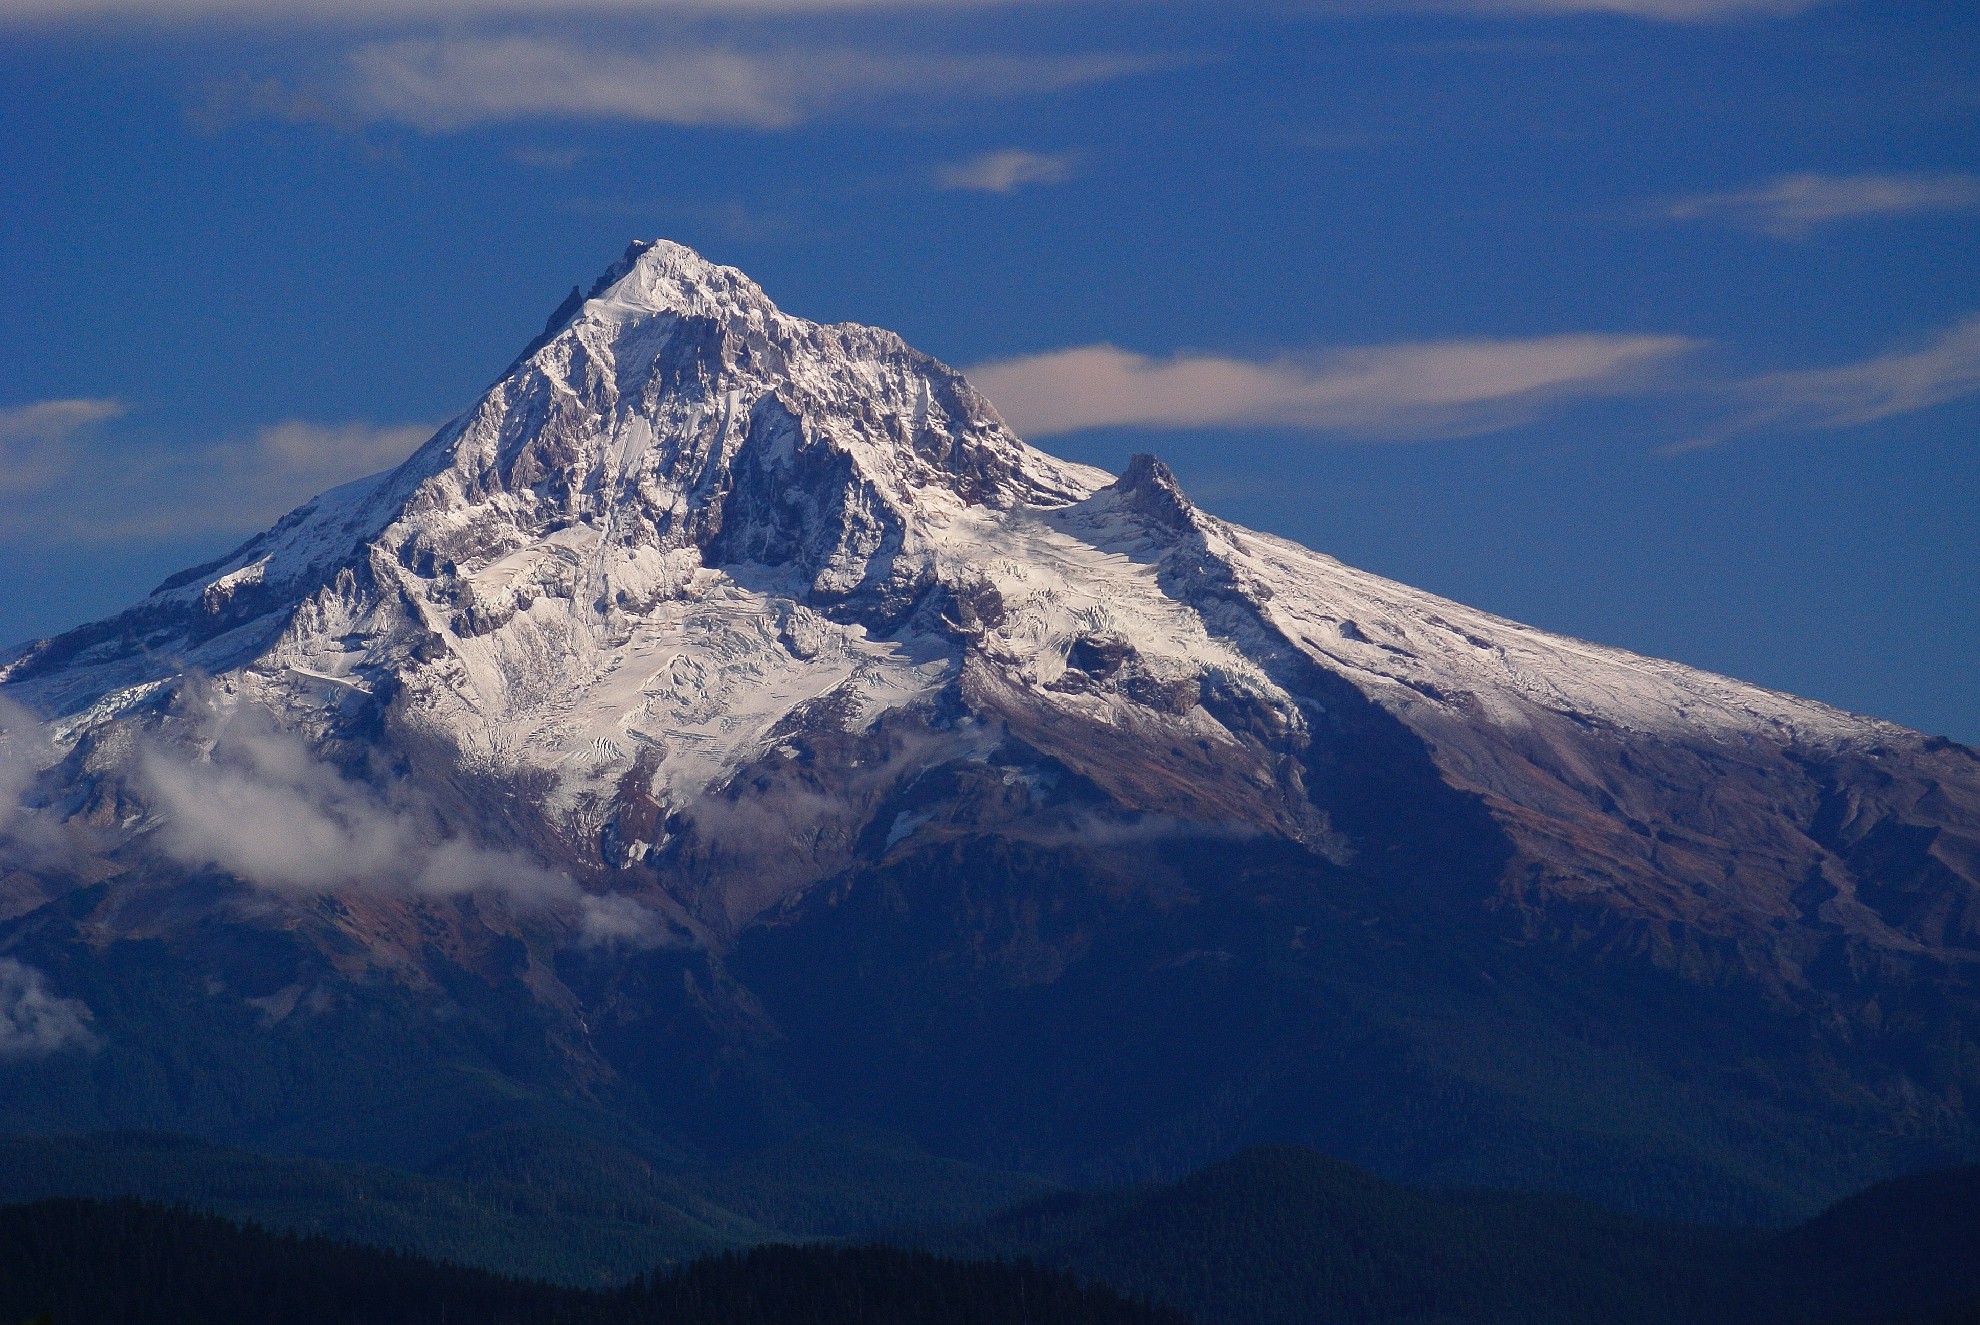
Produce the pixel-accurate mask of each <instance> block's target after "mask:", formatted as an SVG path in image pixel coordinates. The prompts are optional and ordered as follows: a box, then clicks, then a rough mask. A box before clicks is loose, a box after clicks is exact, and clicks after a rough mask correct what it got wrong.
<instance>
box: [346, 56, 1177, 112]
mask: <svg viewBox="0 0 1980 1325" xmlns="http://www.w3.org/2000/svg"><path fill="white" fill-rule="evenodd" d="M1150 64H1151V62H1150V61H1149V60H1146V59H1143V58H1139V57H1132V56H1120V55H1092V56H1026V55H920V54H883V53H878V52H872V51H863V50H856V49H852V48H817V49H804V48H789V49H781V50H746V49H742V48H739V47H724V46H692V45H683V46H677V47H663V48H659V49H653V50H647V51H628V50H622V49H618V48H611V47H598V46H585V45H578V44H575V43H571V42H567V41H560V40H554V39H550V38H544V37H536V36H507V37H470V38H449V39H444V40H428V39H423V38H421V39H411V38H409V39H406V40H400V41H384V42H373V43H370V44H367V45H364V46H361V47H359V48H358V49H357V50H355V51H353V52H352V53H351V56H350V66H351V70H352V75H353V84H352V88H351V97H352V100H353V103H354V107H355V110H356V112H357V114H359V115H360V116H362V117H366V118H371V119H377V120H395V121H398V122H401V123H404V124H408V125H411V126H413V127H415V128H418V129H424V130H428V131H435V132H444V131H447V130H451V129H458V128H461V127H464V126H466V125H470V124H478V123H486V122H490V121H503V120H525V119H544V118H577V119H615V120H634V121H644V122H648V123H656V124H677V125H714V126H727V127H735V128H752V129H785V128H790V127H791V126H793V125H796V124H801V123H803V122H805V121H807V120H810V119H814V118H816V117H817V116H819V115H821V114H824V113H826V112H828V111H834V110H839V109H843V108H845V107H848V106H852V105H857V104H859V103H863V102H873V101H882V100H885V99H888V98H891V97H900V96H916V97H939V98H943V99H956V98H975V97H1008V96H1020V95H1026V94H1031V93H1038V92H1049V91H1053V90H1055V89H1059V88H1066V87H1075V86H1080V85H1083V84H1089V83H1097V82H1104V81H1107V80H1109V79H1114V78H1119V77H1122V76H1124V75H1127V74H1131V73H1134V72H1137V71H1139V70H1142V69H1146V68H1148V67H1150Z"/></svg>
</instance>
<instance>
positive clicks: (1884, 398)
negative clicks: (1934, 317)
mask: <svg viewBox="0 0 1980 1325" xmlns="http://www.w3.org/2000/svg"><path fill="white" fill-rule="evenodd" d="M1975 393H1980V313H1974V314H1970V315H1969V316H1967V317H1965V318H1962V319H1961V320H1960V321H1958V322H1956V323H1954V324H1953V325H1952V326H1950V327H1948V328H1946V329H1945V330H1944V331H1941V332H1939V333H1938V334H1937V335H1935V336H1933V337H1932V338H1931V339H1930V340H1928V341H1926V342H1925V343H1924V344H1922V345H1919V346H1917V347H1916V348H1912V349H1900V350H1891V351H1887V352H1886V353H1883V354H1879V355H1875V356H1873V357H1871V358H1868V359H1863V360H1859V361H1858V362H1856V363H1847V364H1838V365H1836V366H1834V367H1830V368H1802V369H1795V370H1792V371H1788V372H1778V373H1764V374H1761V375H1760V376H1758V377H1752V378H1748V379H1747V380H1745V381H1743V382H1739V383H1737V384H1735V385H1734V386H1733V387H1731V388H1730V394H1731V396H1732V398H1733V399H1734V401H1736V402H1737V405H1736V407H1735V409H1734V410H1733V412H1732V413H1731V414H1730V416H1729V417H1727V418H1726V419H1725V420H1724V421H1723V422H1721V423H1720V424H1719V425H1718V426H1716V427H1714V428H1710V429H1707V430H1706V431H1705V432H1704V433H1702V434H1701V435H1699V436H1697V437H1694V438H1691V439H1689V440H1687V441H1684V442H1679V443H1677V444H1676V445H1674V446H1670V447H1667V448H1665V449H1666V450H1667V451H1669V452H1682V451H1696V450H1702V449H1704V448H1706V447H1711V446H1717V445H1720V444H1721V443H1724V442H1727V441H1730V440H1731V439H1732V438H1734V437H1736V436H1739V435H1740V434H1743V433H1753V432H1761V431H1767V430H1784V431H1796V432H1807V431H1822V430H1828V429H1834V428H1853V427H1856V426H1858V425H1860V424H1865V423H1875V422H1876V421H1877V420H1879V419H1888V418H1892V417H1894V416H1896V415H1899V414H1911V413H1915V412H1916V411H1918V410H1924V409H1931V408H1933V407H1934V406H1937V405H1945V404H1949V403H1951V402H1952V401H1955V400H1959V399H1961V398H1962V397H1965V396H1971V395H1974V394H1975Z"/></svg>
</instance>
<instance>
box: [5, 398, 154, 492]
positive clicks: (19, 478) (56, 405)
mask: <svg viewBox="0 0 1980 1325" xmlns="http://www.w3.org/2000/svg"><path fill="white" fill-rule="evenodd" d="M123 412H124V407H123V406H122V405H120V404H118V403H117V402H116V401H114V400H38V401H34V402H32V403H30V404H26V405H14V406H11V407H9V408H6V409H0V493H4V492H24V491H33V490H35V489H38V488H42V487H45V486H46V485H47V484H49V483H51V482H53V481H54V480H56V479H57V478H59V477H60V476H61V475H62V474H63V473H65V472H66V471H67V470H68V468H69V464H70V460H71V456H72V454H73V451H72V444H73V443H74V441H75V440H76V438H77V435H78V434H80V433H82V432H83V431H85V430H86V429H88V428H90V427H92V426H93V425H95V424H98V423H101V422H103V421H104V420H105V419H113V418H116V417H117V416H118V415H119V414H122V413H123Z"/></svg>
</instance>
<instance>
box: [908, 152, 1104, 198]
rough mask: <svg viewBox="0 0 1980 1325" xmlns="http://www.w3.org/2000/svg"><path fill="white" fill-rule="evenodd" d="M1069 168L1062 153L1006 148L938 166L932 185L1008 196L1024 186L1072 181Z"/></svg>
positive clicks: (1068, 161) (1069, 165)
mask: <svg viewBox="0 0 1980 1325" xmlns="http://www.w3.org/2000/svg"><path fill="white" fill-rule="evenodd" d="M1072 168H1073V160H1072V157H1071V156H1069V155H1066V154H1063V153H1062V154H1057V155H1054V154H1048V153H1044V152H1028V151H1026V150H1025V149H1024V148H1022V147H1006V148H1004V149H1002V150H1000V151H996V152H983V153H980V154H979V155H976V156H973V157H971V158H969V159H968V160H967V161H955V162H951V163H950V164H948V165H945V166H942V167H940V168H939V169H937V170H936V172H935V182H936V183H937V184H938V185H940V186H941V187H942V188H945V189H961V190H969V191H972V192H976V193H1012V192H1015V191H1016V190H1018V189H1020V188H1023V187H1024V186H1025V185H1028V184H1063V183H1064V182H1065V181H1066V180H1068V179H1071V178H1072Z"/></svg>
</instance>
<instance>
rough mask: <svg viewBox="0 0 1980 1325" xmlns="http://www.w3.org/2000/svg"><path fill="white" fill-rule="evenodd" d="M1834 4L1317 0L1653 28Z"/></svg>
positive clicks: (1823, 0)
mask: <svg viewBox="0 0 1980 1325" xmlns="http://www.w3.org/2000/svg"><path fill="white" fill-rule="evenodd" d="M1833 2H1834V0H1316V6H1317V8H1318V11H1319V12H1321V13H1331V14H1336V15H1352V14H1395V13H1419V14H1475V15H1480V16H1483V17H1487V18H1508V19H1522V18H1565V17H1570V16H1574V15H1581V14H1608V15H1613V16H1615V17H1618V18H1632V19H1642V20H1646V21H1649V22H1654V23H1725V22H1732V21H1736V20H1739V19H1753V18H1786V17H1791V16H1792V15H1795V14H1799V13H1803V12H1805V11H1807V10H1810V9H1815V8H1818V7H1820V6H1822V5H1825V4H1830V3H1833Z"/></svg>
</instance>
